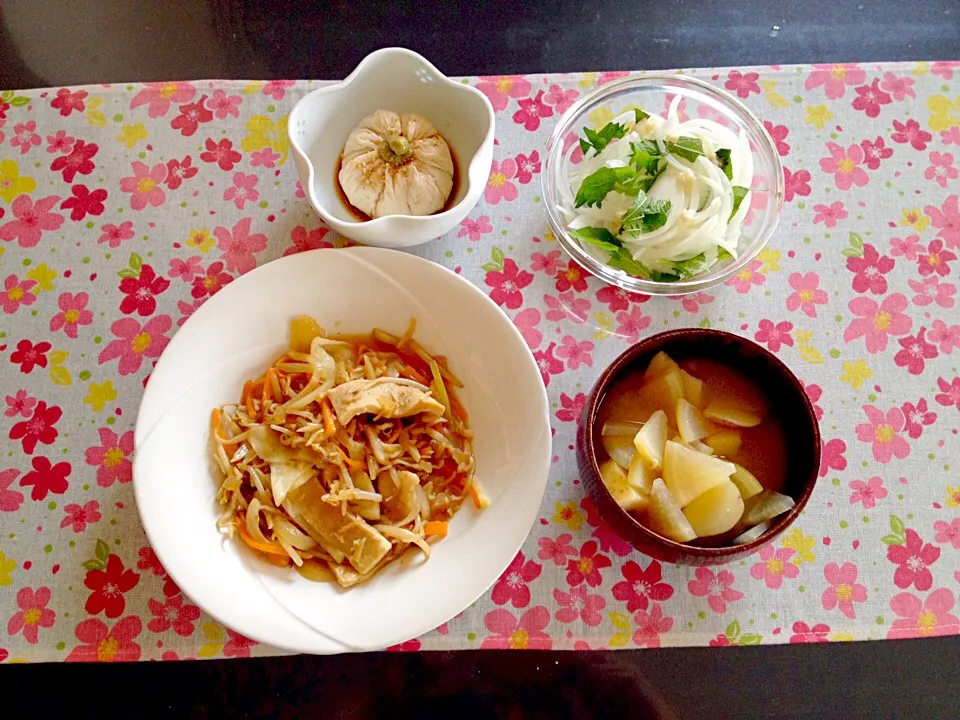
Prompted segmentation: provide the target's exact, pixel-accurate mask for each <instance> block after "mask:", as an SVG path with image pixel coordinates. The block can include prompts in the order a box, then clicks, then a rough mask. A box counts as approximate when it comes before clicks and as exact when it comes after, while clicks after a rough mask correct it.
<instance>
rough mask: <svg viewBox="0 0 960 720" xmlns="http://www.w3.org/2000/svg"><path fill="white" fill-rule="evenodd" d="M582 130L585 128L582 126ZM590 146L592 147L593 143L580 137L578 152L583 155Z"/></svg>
mask: <svg viewBox="0 0 960 720" xmlns="http://www.w3.org/2000/svg"><path fill="white" fill-rule="evenodd" d="M584 130H586V128H584ZM592 147H593V145H591V144H590V142H589V141H587V140H584V139H583V138H580V152H582V153H583V154H584V155H586V154H587V152H588V151H589V150H590V148H592Z"/></svg>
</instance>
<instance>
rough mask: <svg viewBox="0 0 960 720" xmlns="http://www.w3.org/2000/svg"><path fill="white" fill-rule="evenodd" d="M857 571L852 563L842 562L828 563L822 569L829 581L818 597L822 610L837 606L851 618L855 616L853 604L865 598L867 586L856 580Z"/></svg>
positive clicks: (864, 600) (863, 600)
mask: <svg viewBox="0 0 960 720" xmlns="http://www.w3.org/2000/svg"><path fill="white" fill-rule="evenodd" d="M857 572H858V571H857V566H856V565H854V564H853V563H844V564H843V566H842V567H841V566H838V565H837V564H836V563H830V564H829V565H827V566H826V567H825V568H824V569H823V575H824V577H825V578H826V579H827V582H828V583H830V587H828V588H827V589H826V590H824V591H823V596H822V597H821V599H820V600H821V602H822V603H823V609H824V610H833V609H834V608H839V610H840V612H842V613H843V614H844V615H846V616H847V617H848V618H850V619H851V620H852V619H854V618H856V617H857V611H856V608H855V607H854V605H853V604H854V603H855V602H858V603H862V602H866V600H867V588H866V586H865V585H861V584H860V583H858V582H857Z"/></svg>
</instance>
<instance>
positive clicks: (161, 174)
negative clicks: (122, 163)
mask: <svg viewBox="0 0 960 720" xmlns="http://www.w3.org/2000/svg"><path fill="white" fill-rule="evenodd" d="M130 166H131V167H132V168H133V175H131V176H129V177H125V178H121V179H120V189H121V190H122V191H123V192H128V193H130V207H131V208H133V209H134V210H143V209H144V208H145V207H147V206H148V205H149V206H150V207H159V206H160V205H163V203H164V201H165V200H166V199H167V194H166V193H165V192H164V191H163V181H164V180H166V179H167V166H166V165H164V164H163V163H157V164H156V165H154V166H153V168H150V166H148V165H146V164H145V163H142V162H140V161H139V160H137V161H134V162H132V163H130Z"/></svg>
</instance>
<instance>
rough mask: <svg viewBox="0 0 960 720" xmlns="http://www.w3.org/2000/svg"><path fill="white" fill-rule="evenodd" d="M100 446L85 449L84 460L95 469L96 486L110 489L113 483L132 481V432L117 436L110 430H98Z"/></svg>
mask: <svg viewBox="0 0 960 720" xmlns="http://www.w3.org/2000/svg"><path fill="white" fill-rule="evenodd" d="M97 432H98V433H99V434H100V445H95V446H94V447H91V448H87V451H86V453H84V459H85V460H86V461H87V465H93V466H94V467H96V468H97V485H99V486H100V487H110V486H111V485H113V483H114V482H119V483H121V484H123V483H128V482H130V481H131V480H133V465H132V464H131V462H130V456H131V455H132V454H133V431H132V430H129V431H127V432H125V433H124V434H123V435H122V436H118V435H117V434H116V433H115V432H113V430H111V429H110V428H100V429H99V430H98V431H97Z"/></svg>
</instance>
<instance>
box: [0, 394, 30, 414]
mask: <svg viewBox="0 0 960 720" xmlns="http://www.w3.org/2000/svg"><path fill="white" fill-rule="evenodd" d="M6 400H7V409H6V410H5V411H4V413H3V414H4V415H6V416H7V417H8V418H12V417H16V416H17V415H22V416H23V417H25V418H28V417H30V416H31V415H33V408H34V406H35V405H36V404H37V399H36V398H35V397H30V396H29V395H27V391H26V390H17V394H16V395H7V398H6Z"/></svg>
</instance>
